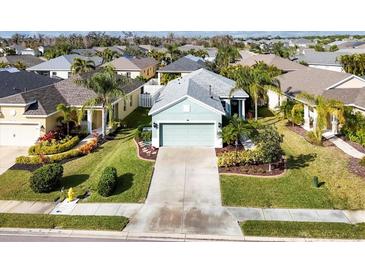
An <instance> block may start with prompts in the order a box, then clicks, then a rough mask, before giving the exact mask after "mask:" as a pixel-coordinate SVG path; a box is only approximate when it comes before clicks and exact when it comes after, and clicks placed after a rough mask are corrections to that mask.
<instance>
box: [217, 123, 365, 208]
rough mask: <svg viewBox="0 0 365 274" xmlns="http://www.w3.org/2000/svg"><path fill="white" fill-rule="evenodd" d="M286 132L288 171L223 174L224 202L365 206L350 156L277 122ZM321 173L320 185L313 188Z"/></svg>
mask: <svg viewBox="0 0 365 274" xmlns="http://www.w3.org/2000/svg"><path fill="white" fill-rule="evenodd" d="M276 125H277V126H278V130H279V132H280V133H282V134H283V135H284V142H283V145H282V147H283V149H284V151H285V154H286V155H287V158H288V170H287V172H286V173H285V175H283V176H281V177H278V178H253V177H241V176H227V175H222V176H221V190H222V201H223V204H224V205H228V206H243V207H287V208H338V209H360V208H364V207H365V182H364V180H363V179H362V178H360V177H358V176H356V175H355V174H353V173H351V172H350V171H349V170H348V162H349V160H350V158H349V156H347V155H346V154H344V153H343V152H342V151H340V150H338V149H337V148H336V147H334V146H333V147H320V146H314V145H312V144H310V143H308V142H307V141H306V140H305V139H304V138H303V137H301V136H299V135H298V134H296V133H295V132H293V131H291V130H289V129H288V128H286V126H285V121H280V122H278V123H276ZM313 176H318V178H319V181H320V185H321V186H320V187H319V188H314V187H312V180H313Z"/></svg>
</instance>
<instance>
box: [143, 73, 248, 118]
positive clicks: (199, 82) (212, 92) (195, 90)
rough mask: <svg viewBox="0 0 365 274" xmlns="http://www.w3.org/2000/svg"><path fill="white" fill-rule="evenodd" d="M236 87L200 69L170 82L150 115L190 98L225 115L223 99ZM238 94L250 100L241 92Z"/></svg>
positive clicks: (222, 78)
mask: <svg viewBox="0 0 365 274" xmlns="http://www.w3.org/2000/svg"><path fill="white" fill-rule="evenodd" d="M234 87H235V82H234V81H233V80H230V79H228V78H226V77H223V76H221V75H219V74H216V73H214V72H211V71H208V70H206V69H199V70H197V71H194V72H192V73H190V74H188V75H186V76H184V77H181V78H178V79H175V80H172V81H170V82H169V83H168V84H167V85H166V86H165V87H164V88H163V90H162V91H161V93H160V96H159V97H158V98H157V100H156V103H155V104H154V105H153V106H152V108H151V110H150V112H149V114H150V115H152V114H154V113H156V112H159V111H160V110H162V109H164V108H165V107H167V106H169V105H171V104H173V103H174V102H177V101H179V100H180V99H183V98H185V97H186V96H190V97H192V98H194V99H196V100H198V101H200V102H202V103H204V104H206V105H208V106H210V107H212V108H214V109H215V110H217V111H219V112H221V113H224V109H223V106H222V103H221V100H220V98H221V97H228V96H229V95H230V93H231V91H232V89H233V88H234ZM238 94H239V95H240V96H242V97H245V98H248V94H247V93H246V92H245V91H243V90H240V91H238Z"/></svg>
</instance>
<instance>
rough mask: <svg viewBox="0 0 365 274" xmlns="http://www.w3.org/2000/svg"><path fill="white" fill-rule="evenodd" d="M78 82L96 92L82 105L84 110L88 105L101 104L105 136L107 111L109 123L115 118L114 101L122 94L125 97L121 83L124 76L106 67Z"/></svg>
mask: <svg viewBox="0 0 365 274" xmlns="http://www.w3.org/2000/svg"><path fill="white" fill-rule="evenodd" d="M77 83H79V84H81V85H83V86H85V87H87V88H90V89H92V90H93V91H94V92H95V93H96V97H95V98H93V99H91V100H88V101H87V102H86V103H85V104H84V106H83V107H82V111H83V110H84V108H86V107H93V106H100V107H101V108H102V110H103V118H102V119H103V121H102V125H103V128H102V133H103V135H104V136H105V134H106V127H105V122H106V121H105V120H106V119H105V115H104V113H105V111H108V113H109V123H112V119H113V106H112V103H113V101H114V100H115V99H116V98H117V97H120V96H123V97H124V91H123V90H122V88H121V85H122V84H123V83H124V81H123V78H120V77H117V75H116V73H115V72H114V71H112V70H111V69H106V70H103V71H101V72H98V73H95V74H94V75H93V76H91V77H90V78H88V79H86V80H79V81H77Z"/></svg>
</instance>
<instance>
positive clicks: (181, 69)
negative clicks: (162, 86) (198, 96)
mask: <svg viewBox="0 0 365 274" xmlns="http://www.w3.org/2000/svg"><path fill="white" fill-rule="evenodd" d="M201 68H206V65H205V62H204V60H203V58H200V57H196V56H193V55H191V54H189V55H186V56H183V57H181V58H180V59H178V60H176V61H175V62H172V63H171V64H168V65H167V66H164V67H160V68H159V69H158V70H157V73H158V74H157V78H158V82H159V83H161V74H163V73H172V74H178V76H185V75H187V74H189V73H191V72H193V71H196V70H198V69H201Z"/></svg>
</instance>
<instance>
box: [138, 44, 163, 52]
mask: <svg viewBox="0 0 365 274" xmlns="http://www.w3.org/2000/svg"><path fill="white" fill-rule="evenodd" d="M138 47H139V48H140V49H141V50H143V52H146V53H148V52H152V51H157V52H161V53H166V52H167V48H165V47H163V46H159V47H155V46H152V45H138Z"/></svg>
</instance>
